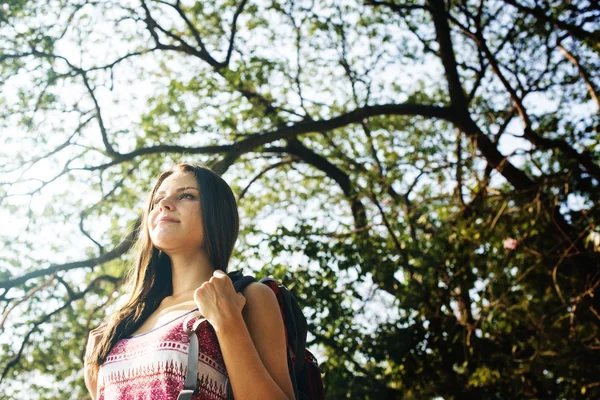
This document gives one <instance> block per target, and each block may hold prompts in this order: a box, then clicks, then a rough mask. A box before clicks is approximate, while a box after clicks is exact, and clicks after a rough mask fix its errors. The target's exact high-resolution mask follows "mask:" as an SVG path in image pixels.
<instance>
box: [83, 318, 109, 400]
mask: <svg viewBox="0 0 600 400" xmlns="http://www.w3.org/2000/svg"><path fill="white" fill-rule="evenodd" d="M104 327H105V325H100V326H99V327H97V328H96V329H92V330H91V331H90V334H89V335H88V341H87V346H86V348H85V356H84V358H83V380H84V381H85V387H86V388H87V390H88V391H89V392H90V396H91V397H92V400H96V388H97V377H94V378H92V374H91V371H90V367H89V365H88V363H87V359H88V356H89V355H90V354H92V351H93V350H94V347H95V346H96V343H97V342H98V337H99V336H100V335H101V334H102V330H103V329H104Z"/></svg>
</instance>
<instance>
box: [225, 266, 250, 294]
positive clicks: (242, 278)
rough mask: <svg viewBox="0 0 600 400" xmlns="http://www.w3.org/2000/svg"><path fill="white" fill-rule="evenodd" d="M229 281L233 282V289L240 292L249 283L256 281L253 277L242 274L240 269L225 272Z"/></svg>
mask: <svg viewBox="0 0 600 400" xmlns="http://www.w3.org/2000/svg"><path fill="white" fill-rule="evenodd" d="M227 275H228V276H229V278H230V279H231V281H232V282H233V287H234V288H235V291H236V292H238V293H241V292H242V290H244V289H245V288H246V287H247V286H248V285H249V284H251V283H253V282H256V279H254V277H252V276H249V275H244V274H243V273H242V271H241V270H239V271H235V272H230V273H228V274H227Z"/></svg>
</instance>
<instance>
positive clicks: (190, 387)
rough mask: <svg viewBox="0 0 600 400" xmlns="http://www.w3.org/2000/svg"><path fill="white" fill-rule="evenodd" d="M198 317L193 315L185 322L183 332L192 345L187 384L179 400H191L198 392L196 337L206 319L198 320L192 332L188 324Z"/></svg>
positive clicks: (189, 355)
mask: <svg viewBox="0 0 600 400" xmlns="http://www.w3.org/2000/svg"><path fill="white" fill-rule="evenodd" d="M196 315H197V313H193V314H192V315H190V316H188V317H186V318H185V320H184V321H183V330H184V331H185V333H187V335H188V337H189V338H190V345H189V347H188V359H187V373H186V375H185V382H184V384H183V389H182V390H181V392H180V393H179V397H177V400H190V399H191V398H192V395H193V394H194V392H195V391H196V388H197V387H198V336H196V329H198V326H199V325H200V323H201V322H203V321H204V320H205V318H203V317H200V318H198V320H197V321H196V322H194V325H193V326H192V329H191V330H190V329H188V322H189V320H190V318H193V317H195V316H196Z"/></svg>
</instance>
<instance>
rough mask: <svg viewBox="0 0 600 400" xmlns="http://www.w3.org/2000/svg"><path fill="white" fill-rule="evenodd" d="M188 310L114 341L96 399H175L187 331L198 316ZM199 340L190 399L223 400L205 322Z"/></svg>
mask: <svg viewBox="0 0 600 400" xmlns="http://www.w3.org/2000/svg"><path fill="white" fill-rule="evenodd" d="M197 314H198V313H197V310H192V311H189V312H187V313H185V314H183V315H181V316H179V317H178V318H175V319H174V320H172V321H171V322H168V323H166V324H165V325H162V326H160V327H158V328H155V329H152V330H151V331H148V332H144V333H140V334H138V335H134V336H129V337H127V338H124V339H122V340H120V341H118V342H117V344H116V345H115V346H114V347H113V348H112V350H111V351H110V353H109V354H108V357H107V358H106V361H105V362H104V364H102V366H101V367H100V371H99V373H98V393H97V394H98V400H138V399H140V400H141V399H144V400H176V399H177V397H178V396H179V392H180V391H181V389H182V388H183V383H184V380H185V374H186V371H187V354H188V346H189V337H188V336H187V334H186V333H185V331H184V330H183V325H182V324H184V323H185V324H186V326H188V328H189V329H192V326H193V324H194V322H195V320H196V319H197V318H199V317H198V315H197ZM196 335H197V336H198V342H199V352H198V353H199V355H198V380H199V385H200V386H199V389H198V391H197V393H196V394H195V395H194V396H193V397H192V400H226V398H227V395H226V393H227V391H226V385H227V370H226V369H225V363H224V362H223V356H222V354H221V349H220V347H219V343H218V341H217V338H216V336H215V334H214V332H212V331H211V330H209V325H208V321H206V320H204V321H203V322H201V323H200V325H199V326H198V329H197V330H196Z"/></svg>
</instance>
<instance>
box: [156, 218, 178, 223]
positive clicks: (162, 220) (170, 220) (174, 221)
mask: <svg viewBox="0 0 600 400" xmlns="http://www.w3.org/2000/svg"><path fill="white" fill-rule="evenodd" d="M158 222H159V223H160V222H171V223H178V222H179V221H177V220H176V219H173V218H166V217H163V218H161V219H159V220H158Z"/></svg>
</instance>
